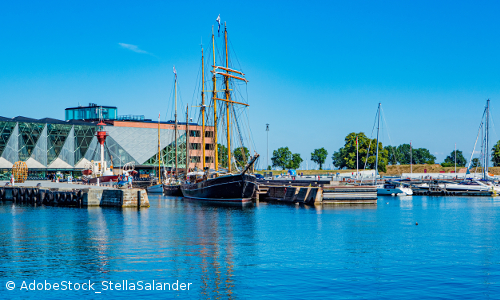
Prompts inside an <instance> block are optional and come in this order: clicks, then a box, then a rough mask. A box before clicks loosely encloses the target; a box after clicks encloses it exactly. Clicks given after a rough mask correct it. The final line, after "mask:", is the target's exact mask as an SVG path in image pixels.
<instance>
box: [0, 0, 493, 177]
mask: <svg viewBox="0 0 500 300" xmlns="http://www.w3.org/2000/svg"><path fill="white" fill-rule="evenodd" d="M499 6H500V5H499V2H496V1H474V2H472V1H471V2H461V1H307V2H306V1H304V2H296V1H295V2H294V1H279V2H278V1H276V2H274V1H252V2H251V3H250V2H248V1H246V2H241V1H217V2H211V1H200V2H187V1H171V2H170V1H137V2H131V1H115V2H109V1H86V2H78V3H76V2H71V1H60V2H57V1H43V2H39V1H3V2H1V3H0V28H1V30H0V41H1V43H2V46H1V47H0V103H1V104H2V108H1V112H0V115H1V116H5V117H15V116H18V115H23V116H28V117H33V118H42V117H53V118H60V119H63V118H64V108H66V107H70V106H76V105H78V103H81V104H87V103H89V102H93V103H99V104H104V105H116V106H118V107H119V114H144V115H146V117H148V118H152V119H154V118H156V116H157V113H158V111H159V110H162V111H164V110H165V109H166V107H170V106H169V105H170V104H169V103H168V102H169V99H170V94H171V89H172V71H171V70H172V66H173V65H175V66H176V69H177V71H178V74H179V91H180V94H181V97H182V101H183V103H184V104H185V103H193V105H194V103H196V102H197V101H198V100H197V99H195V98H193V93H194V91H195V87H196V78H197V75H198V71H199V67H200V61H199V60H200V43H201V41H202V40H203V43H204V44H205V46H206V47H208V45H209V39H210V34H211V26H212V25H213V24H214V21H215V18H216V17H217V15H218V14H220V15H221V19H222V21H226V22H227V24H228V30H229V34H230V38H231V43H232V45H233V47H234V50H235V52H236V54H237V56H238V60H239V62H240V64H241V66H242V68H243V70H244V72H245V73H246V74H247V78H248V79H249V84H248V94H249V99H248V101H249V103H250V104H251V108H250V109H251V113H250V123H251V127H252V131H253V138H254V140H255V144H256V146H257V150H258V152H260V153H261V154H262V155H263V156H262V158H263V159H264V160H265V158H266V153H265V152H266V132H265V124H266V123H270V128H271V131H270V136H269V137H270V138H269V140H270V143H269V148H270V149H271V150H273V149H277V148H278V147H281V146H288V147H289V148H290V149H291V150H292V152H294V153H300V154H301V155H302V157H303V158H304V159H308V160H309V159H310V153H311V152H312V151H313V150H314V149H315V148H320V147H325V148H326V149H327V150H328V152H329V154H328V160H327V162H326V166H327V167H328V166H329V165H331V154H332V153H333V152H334V151H336V150H338V149H339V147H341V146H342V145H343V142H344V137H345V136H346V135H347V134H348V133H350V132H353V131H355V132H360V131H363V132H365V133H367V135H369V134H370V132H371V129H372V126H373V120H374V117H375V112H376V108H377V104H378V102H381V103H382V107H383V109H384V113H385V118H386V121H387V125H388V127H387V128H384V131H383V134H382V138H381V140H382V142H383V143H384V145H386V144H389V137H388V136H389V135H388V134H387V132H389V134H390V141H391V142H392V144H394V145H399V144H401V143H408V142H409V141H410V140H412V143H413V145H414V146H415V147H425V148H428V149H429V150H430V151H431V152H432V153H434V154H435V155H436V156H437V158H438V162H441V161H442V160H443V159H444V158H445V157H446V155H448V154H449V153H450V152H451V151H452V150H453V148H454V144H455V143H457V147H458V149H460V150H462V151H464V154H465V156H466V158H467V159H469V155H470V153H471V151H472V147H473V145H474V141H475V138H476V133H477V129H478V126H479V122H480V118H481V114H482V111H483V109H484V105H485V102H486V99H488V98H489V99H491V100H492V102H491V106H492V116H493V122H494V123H495V122H496V123H498V124H500V119H497V117H500V89H499V87H500V75H499V70H500V57H499V53H500V51H499V50H500V49H499V48H500V47H499V46H500V40H499V36H500V35H499V33H500V21H499V19H498V16H497V14H498V11H499ZM120 43H121V44H122V45H120ZM127 45H132V46H127ZM134 46H136V47H137V48H134ZM499 134H500V129H499ZM491 138H492V140H494V141H495V142H496V141H497V140H498V139H500V135H498V134H497V133H496V129H495V128H493V130H492V134H491ZM309 166H311V163H309Z"/></svg>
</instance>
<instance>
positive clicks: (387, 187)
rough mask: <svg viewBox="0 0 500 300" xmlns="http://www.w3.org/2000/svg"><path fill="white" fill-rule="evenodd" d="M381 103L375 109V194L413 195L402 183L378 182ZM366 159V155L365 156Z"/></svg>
mask: <svg viewBox="0 0 500 300" xmlns="http://www.w3.org/2000/svg"><path fill="white" fill-rule="evenodd" d="M381 105H382V104H381V103H379V104H378V109H377V141H376V143H375V147H376V151H377V154H376V157H375V178H374V179H373V184H374V185H376V186H377V195H378V196H384V195H391V196H409V195H413V190H412V189H411V188H410V187H404V186H403V185H402V184H399V185H397V184H395V183H391V182H385V183H383V184H378V182H377V180H378V176H379V175H378V149H379V146H378V142H379V132H380V108H381ZM367 159H368V157H367Z"/></svg>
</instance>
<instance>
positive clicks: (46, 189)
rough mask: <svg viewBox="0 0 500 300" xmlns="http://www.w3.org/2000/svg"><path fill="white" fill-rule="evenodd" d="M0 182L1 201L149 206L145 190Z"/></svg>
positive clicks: (32, 182)
mask: <svg viewBox="0 0 500 300" xmlns="http://www.w3.org/2000/svg"><path fill="white" fill-rule="evenodd" d="M5 183H6V182H1V181H0V200H1V201H15V202H19V203H27V204H36V205H42V204H43V205H50V206H75V207H87V206H110V207H149V199H148V195H147V192H146V190H145V189H137V188H132V189H126V188H124V189H121V188H113V187H108V186H91V185H83V184H68V183H58V182H49V181H27V182H25V183H21V184H16V185H15V186H13V187H12V186H5Z"/></svg>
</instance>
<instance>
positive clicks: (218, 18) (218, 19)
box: [215, 14, 220, 37]
mask: <svg viewBox="0 0 500 300" xmlns="http://www.w3.org/2000/svg"><path fill="white" fill-rule="evenodd" d="M215 21H216V22H217V23H219V29H218V30H217V32H218V34H219V37H220V14H219V16H217V19H216V20H215Z"/></svg>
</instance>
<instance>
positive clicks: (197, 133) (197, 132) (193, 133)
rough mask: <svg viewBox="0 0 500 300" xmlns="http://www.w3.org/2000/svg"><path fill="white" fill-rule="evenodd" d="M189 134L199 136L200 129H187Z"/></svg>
mask: <svg viewBox="0 0 500 300" xmlns="http://www.w3.org/2000/svg"><path fill="white" fill-rule="evenodd" d="M189 136H191V137H200V136H201V134H200V131H199V130H189Z"/></svg>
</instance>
